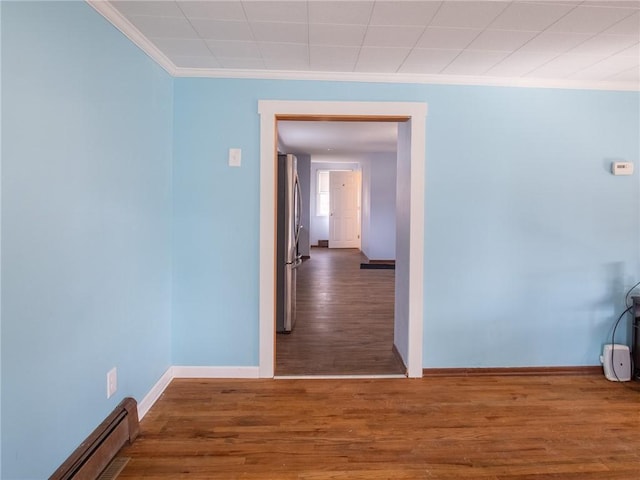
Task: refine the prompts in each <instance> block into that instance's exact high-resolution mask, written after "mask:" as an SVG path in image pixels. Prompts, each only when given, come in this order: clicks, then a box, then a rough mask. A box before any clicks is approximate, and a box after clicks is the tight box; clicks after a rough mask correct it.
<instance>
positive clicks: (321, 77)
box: [174, 67, 640, 92]
mask: <svg viewBox="0 0 640 480" xmlns="http://www.w3.org/2000/svg"><path fill="white" fill-rule="evenodd" d="M174 76H175V77H199V78H243V79H261V80H315V81H327V82H365V83H367V82H373V83H413V84H433V85H470V86H488V87H521V88H557V89H568V90H618V91H631V92H637V91H640V84H638V85H631V84H629V83H626V82H585V81H576V80H548V79H532V78H519V77H489V76H473V75H421V74H408V73H364V72H316V71H313V72H311V71H310V72H302V71H289V70H231V69H223V68H182V67H176V69H175V73H174Z"/></svg>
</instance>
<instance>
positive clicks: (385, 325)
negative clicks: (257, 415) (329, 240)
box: [276, 248, 406, 375]
mask: <svg viewBox="0 0 640 480" xmlns="http://www.w3.org/2000/svg"><path fill="white" fill-rule="evenodd" d="M362 259H363V256H362V254H361V253H360V251H359V250H357V249H328V248H313V249H312V250H311V258H310V259H309V260H306V261H305V262H304V263H303V264H302V265H301V266H300V267H299V268H298V281H297V283H298V290H297V309H298V312H297V321H296V324H295V327H294V329H293V332H292V333H290V334H278V335H276V375H349V374H353V375H358V374H404V373H405V370H406V369H405V367H404V365H403V364H402V362H401V361H400V360H399V359H398V358H397V357H396V355H394V353H393V350H392V349H393V315H394V312H393V311H394V297H395V284H394V282H395V272H394V270H361V269H360V263H361V261H362Z"/></svg>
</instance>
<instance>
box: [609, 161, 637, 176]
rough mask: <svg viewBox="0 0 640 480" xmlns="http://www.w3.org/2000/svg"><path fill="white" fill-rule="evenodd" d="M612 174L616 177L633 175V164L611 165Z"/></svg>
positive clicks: (618, 163) (614, 163)
mask: <svg viewBox="0 0 640 480" xmlns="http://www.w3.org/2000/svg"><path fill="white" fill-rule="evenodd" d="M611 173H613V174H614V175H633V163H632V162H613V163H612V164H611Z"/></svg>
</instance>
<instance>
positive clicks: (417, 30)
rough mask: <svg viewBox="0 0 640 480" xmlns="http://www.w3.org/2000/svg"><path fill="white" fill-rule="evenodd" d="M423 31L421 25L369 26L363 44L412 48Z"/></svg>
mask: <svg viewBox="0 0 640 480" xmlns="http://www.w3.org/2000/svg"><path fill="white" fill-rule="evenodd" d="M423 31H424V28H423V27H415V26H395V27H386V26H369V28H368V29H367V34H366V35H365V37H364V43H363V45H364V46H367V47H409V48H412V47H413V46H414V45H415V44H416V42H417V41H418V38H420V35H422V32H423Z"/></svg>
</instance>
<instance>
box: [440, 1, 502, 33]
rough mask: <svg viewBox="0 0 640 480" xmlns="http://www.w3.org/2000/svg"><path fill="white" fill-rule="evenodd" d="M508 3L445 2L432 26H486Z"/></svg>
mask: <svg viewBox="0 0 640 480" xmlns="http://www.w3.org/2000/svg"><path fill="white" fill-rule="evenodd" d="M508 5H509V3H508V2H473V1H462V2H445V3H443V4H442V6H441V7H440V9H439V10H438V13H437V14H436V16H435V17H434V18H433V20H432V22H431V24H430V26H433V27H463V28H464V27H468V28H485V27H487V25H489V24H490V23H491V22H492V21H493V20H494V19H495V18H496V17H497V16H498V15H500V13H502V11H503V10H504V9H505V8H506V7H507V6H508Z"/></svg>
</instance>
